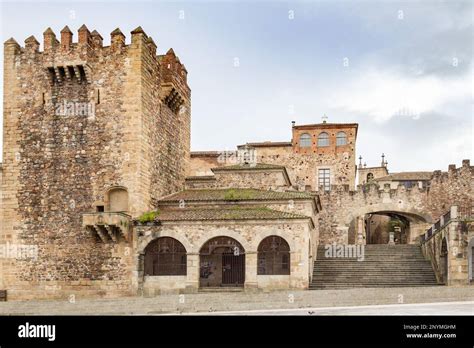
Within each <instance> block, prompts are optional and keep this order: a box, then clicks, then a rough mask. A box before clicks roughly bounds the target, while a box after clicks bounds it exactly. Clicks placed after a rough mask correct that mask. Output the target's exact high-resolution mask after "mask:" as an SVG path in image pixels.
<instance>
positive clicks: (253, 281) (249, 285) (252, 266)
mask: <svg viewBox="0 0 474 348" xmlns="http://www.w3.org/2000/svg"><path fill="white" fill-rule="evenodd" d="M244 286H245V289H257V288H258V283H257V252H256V251H250V252H246V253H245V285H244Z"/></svg>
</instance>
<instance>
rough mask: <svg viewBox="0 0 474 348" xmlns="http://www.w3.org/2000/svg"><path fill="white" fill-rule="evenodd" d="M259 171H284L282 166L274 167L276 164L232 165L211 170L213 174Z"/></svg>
mask: <svg viewBox="0 0 474 348" xmlns="http://www.w3.org/2000/svg"><path fill="white" fill-rule="evenodd" d="M261 169H286V168H285V167H284V166H280V165H276V164H266V163H253V164H249V163H245V164H244V163H242V164H234V165H230V166H225V167H216V168H212V169H211V170H212V171H213V172H216V171H227V170H261Z"/></svg>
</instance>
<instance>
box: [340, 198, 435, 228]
mask: <svg viewBox="0 0 474 348" xmlns="http://www.w3.org/2000/svg"><path fill="white" fill-rule="evenodd" d="M375 213H393V214H398V215H401V216H405V217H406V218H408V219H409V220H411V221H416V220H418V221H422V222H426V223H432V222H433V219H432V217H431V215H429V214H427V213H425V212H423V211H420V210H417V209H414V208H405V207H403V206H400V205H398V204H395V203H377V204H370V205H364V206H362V207H360V208H358V209H354V210H353V211H348V214H346V216H345V219H344V220H343V223H344V225H346V226H349V224H350V223H351V221H352V220H354V219H355V218H357V217H358V216H363V215H366V214H375Z"/></svg>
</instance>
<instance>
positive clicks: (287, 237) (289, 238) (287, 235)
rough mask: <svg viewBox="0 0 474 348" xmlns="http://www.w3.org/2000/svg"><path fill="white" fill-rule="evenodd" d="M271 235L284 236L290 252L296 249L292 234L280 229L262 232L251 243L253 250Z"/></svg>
mask: <svg viewBox="0 0 474 348" xmlns="http://www.w3.org/2000/svg"><path fill="white" fill-rule="evenodd" d="M270 236H278V237H281V238H283V239H284V240H285V241H286V242H287V243H288V245H289V246H290V252H295V251H296V245H295V241H294V240H293V238H292V236H291V234H290V233H288V232H286V231H280V230H273V231H265V232H263V233H262V232H261V233H259V238H258V239H257V238H256V239H255V240H254V241H253V242H252V243H250V246H251V248H252V250H258V246H259V245H260V243H261V242H262V241H263V240H264V239H265V238H267V237H270ZM309 242H310V243H311V241H309Z"/></svg>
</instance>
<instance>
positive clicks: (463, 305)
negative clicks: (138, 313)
mask: <svg viewBox="0 0 474 348" xmlns="http://www.w3.org/2000/svg"><path fill="white" fill-rule="evenodd" d="M183 315H280V316H281V315H474V301H465V302H441V303H416V304H400V305H380V306H351V307H325V308H304V309H273V310H254V311H231V312H213V313H183Z"/></svg>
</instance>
